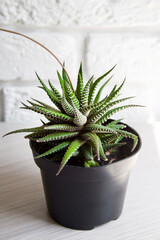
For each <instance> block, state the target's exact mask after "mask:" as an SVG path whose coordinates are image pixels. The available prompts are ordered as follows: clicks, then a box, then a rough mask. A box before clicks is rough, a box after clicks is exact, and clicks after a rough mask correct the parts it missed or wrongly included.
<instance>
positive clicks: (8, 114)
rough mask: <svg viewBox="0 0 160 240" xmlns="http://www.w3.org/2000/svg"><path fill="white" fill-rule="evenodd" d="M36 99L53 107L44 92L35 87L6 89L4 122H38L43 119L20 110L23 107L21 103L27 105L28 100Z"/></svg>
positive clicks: (41, 116) (4, 90)
mask: <svg viewBox="0 0 160 240" xmlns="http://www.w3.org/2000/svg"><path fill="white" fill-rule="evenodd" d="M31 97H32V98H35V99H37V100H40V101H42V102H43V101H44V102H45V103H47V104H50V105H51V106H53V104H52V102H51V101H50V100H49V99H48V96H46V94H45V92H43V90H41V89H38V88H37V87H35V86H31V87H29V86H26V87H4V88H3V98H4V100H3V101H4V121H6V122H37V121H39V119H45V118H43V115H41V114H38V113H35V112H33V111H30V110H25V109H19V107H22V104H21V102H23V103H26V104H27V105H30V104H29V103H27V100H31ZM31 101H32V100H31Z"/></svg>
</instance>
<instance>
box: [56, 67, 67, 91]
mask: <svg viewBox="0 0 160 240" xmlns="http://www.w3.org/2000/svg"><path fill="white" fill-rule="evenodd" d="M57 75H58V79H59V82H60V85H61V89H62V91H63V92H64V93H65V86H64V80H63V78H62V77H61V75H60V73H59V72H58V71H57Z"/></svg>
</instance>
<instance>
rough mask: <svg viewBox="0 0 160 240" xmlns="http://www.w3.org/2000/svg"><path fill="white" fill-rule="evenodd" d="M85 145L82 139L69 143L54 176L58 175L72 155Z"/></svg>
mask: <svg viewBox="0 0 160 240" xmlns="http://www.w3.org/2000/svg"><path fill="white" fill-rule="evenodd" d="M84 143H85V141H84V140H82V139H75V140H74V141H72V142H71V144H70V145H69V147H68V149H67V151H66V153H65V155H64V157H63V159H62V162H61V164H60V167H59V169H58V172H57V174H56V175H59V173H60V172H61V171H62V169H63V168H64V166H65V165H66V163H67V162H68V160H69V159H70V158H71V157H72V156H73V154H74V153H75V152H76V151H77V150H78V149H79V148H80V147H81V146H82V145H83V144H84Z"/></svg>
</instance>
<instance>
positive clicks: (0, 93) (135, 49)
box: [0, 0, 160, 122]
mask: <svg viewBox="0 0 160 240" xmlns="http://www.w3.org/2000/svg"><path fill="white" fill-rule="evenodd" d="M159 9H160V1H155V0H141V1H139V0H134V1H132V0H128V1H125V0H101V1H98V0H88V1H83V0H82V1H75V0H46V1H42V0H34V1H32V0H16V1H15V0H5V1H4V0H0V27H2V28H7V29H11V30H15V31H19V32H21V33H24V34H26V35H28V36H30V37H32V38H34V39H36V40H38V41H40V42H41V43H43V44H45V45H46V46H47V47H48V48H49V49H50V50H51V51H53V52H54V53H55V54H56V55H57V56H58V57H59V58H60V60H61V61H64V60H65V62H66V68H67V70H68V72H69V75H70V76H71V79H72V81H73V84H75V80H76V77H77V71H78V68H79V62H80V61H82V62H83V65H84V73H85V78H86V79H87V78H88V77H89V76H91V75H93V74H94V75H95V76H99V75H100V74H103V73H104V72H105V71H106V70H108V69H109V68H111V67H112V66H113V65H114V64H116V63H117V67H116V69H115V71H114V72H115V76H114V79H113V80H112V82H111V84H110V86H109V88H111V87H112V86H113V84H115V82H118V83H120V82H122V80H123V78H124V77H125V76H126V77H127V81H126V84H125V85H126V86H125V87H124V89H123V94H124V95H125V96H129V95H136V96H137V99H136V103H140V104H143V105H146V106H147V108H146V109H140V110H139V109H132V110H129V111H126V112H125V111H124V114H123V116H124V117H125V118H127V120H129V121H139V122H143V121H152V120H160V109H159V102H160V95H159V90H160V84H159V82H160V80H159V76H160V34H159V24H160V14H159ZM57 69H58V70H60V66H59V65H58V63H57V62H56V61H55V60H54V59H53V57H52V56H51V55H49V54H48V53H47V52H45V50H44V49H42V48H40V47H39V46H37V45H36V44H35V43H32V42H30V41H29V40H26V39H24V38H21V37H19V36H15V35H11V34H9V33H4V32H0V120H2V121H9V122H14V121H19V122H24V121H37V119H39V118H40V117H41V116H40V115H36V114H31V113H30V112H29V111H27V110H26V111H24V110H19V109H18V107H19V105H20V101H23V102H26V100H27V99H29V98H30V97H37V98H38V99H44V100H46V97H45V96H44V94H42V91H41V90H40V89H38V88H36V86H37V85H38V80H37V79H36V77H35V71H37V72H38V73H39V75H40V76H41V78H42V79H43V80H45V82H47V80H48V79H51V80H52V81H53V83H54V85H56V86H57V87H59V86H58V81H57V76H56V70H57ZM46 101H47V100H46ZM123 116H122V117H123Z"/></svg>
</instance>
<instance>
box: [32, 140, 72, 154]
mask: <svg viewBox="0 0 160 240" xmlns="http://www.w3.org/2000/svg"><path fill="white" fill-rule="evenodd" d="M69 144H70V141H65V142H62V143H60V144H58V145H57V146H55V147H53V148H51V149H49V150H48V151H46V152H44V153H42V154H41V155H38V156H37V157H35V158H41V157H45V156H48V155H50V154H53V153H56V152H59V151H61V150H63V149H64V148H66V147H68V146H69Z"/></svg>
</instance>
